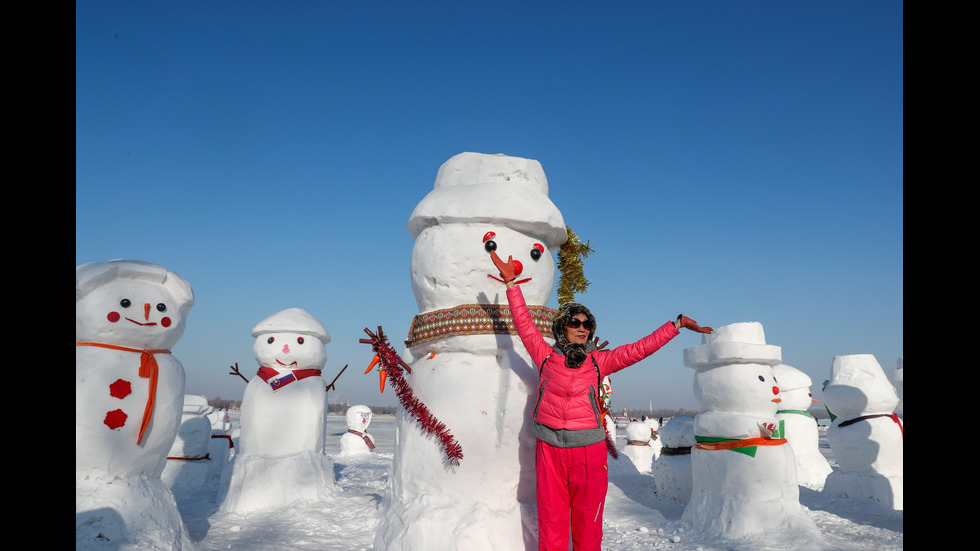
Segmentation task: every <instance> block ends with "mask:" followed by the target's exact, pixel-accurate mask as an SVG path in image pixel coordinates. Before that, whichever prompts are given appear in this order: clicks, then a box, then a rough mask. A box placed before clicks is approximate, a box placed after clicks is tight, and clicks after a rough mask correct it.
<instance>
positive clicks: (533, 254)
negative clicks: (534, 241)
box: [531, 248, 541, 260]
mask: <svg viewBox="0 0 980 551" xmlns="http://www.w3.org/2000/svg"><path fill="white" fill-rule="evenodd" d="M540 258H541V251H539V250H538V249H536V248H535V249H531V260H538V259H540Z"/></svg>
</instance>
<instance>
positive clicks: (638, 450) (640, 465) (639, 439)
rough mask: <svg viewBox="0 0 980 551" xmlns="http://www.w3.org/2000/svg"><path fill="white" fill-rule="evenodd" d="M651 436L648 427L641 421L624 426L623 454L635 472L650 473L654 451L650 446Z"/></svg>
mask: <svg viewBox="0 0 980 551" xmlns="http://www.w3.org/2000/svg"><path fill="white" fill-rule="evenodd" d="M652 436H653V434H652V433H651V431H650V425H648V424H646V423H644V422H642V421H633V422H632V423H629V424H628V425H626V445H625V446H623V454H624V455H626V457H629V458H630V461H632V462H633V465H634V466H635V467H636V470H637V471H639V472H641V473H647V474H649V473H650V470H651V469H652V468H653V460H654V459H655V457H654V450H653V447H652V446H651V445H650V439H651V437H652Z"/></svg>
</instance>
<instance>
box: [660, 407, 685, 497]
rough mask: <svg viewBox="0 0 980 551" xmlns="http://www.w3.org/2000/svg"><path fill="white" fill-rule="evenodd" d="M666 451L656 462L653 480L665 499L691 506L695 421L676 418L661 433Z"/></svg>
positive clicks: (661, 452)
mask: <svg viewBox="0 0 980 551" xmlns="http://www.w3.org/2000/svg"><path fill="white" fill-rule="evenodd" d="M658 436H659V437H660V438H659V439H660V441H661V443H662V445H663V447H662V448H661V449H660V455H659V456H657V459H656V460H655V461H654V462H653V471H652V472H653V479H654V481H655V482H656V483H657V491H658V492H660V494H661V495H663V496H665V497H668V498H670V499H673V500H675V501H679V502H681V503H687V502H688V501H689V500H690V499H691V490H692V485H693V482H692V474H691V450H692V449H693V448H694V444H695V440H694V419H693V418H691V417H687V416H680V417H674V418H673V419H670V420H669V421H667V422H666V423H664V426H663V428H661V429H660V432H659V433H658Z"/></svg>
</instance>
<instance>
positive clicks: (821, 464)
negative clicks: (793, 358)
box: [772, 363, 833, 490]
mask: <svg viewBox="0 0 980 551" xmlns="http://www.w3.org/2000/svg"><path fill="white" fill-rule="evenodd" d="M772 371H773V375H774V376H775V377H776V382H777V384H779V394H780V397H781V398H782V402H780V403H779V409H778V410H777V411H776V419H777V420H778V421H779V422H780V423H782V427H783V429H784V432H785V435H786V440H787V441H788V442H789V445H790V446H792V447H793V455H794V456H795V457H796V478H797V480H798V481H799V483H800V484H802V485H804V486H807V487H809V488H814V489H818V490H819V489H820V488H823V483H824V480H826V479H827V475H828V474H830V472H831V471H832V470H833V469H832V468H831V466H830V463H828V462H827V458H826V457H824V456H823V454H822V453H820V433H819V431H818V430H817V421H816V419H814V418H813V416H812V415H810V412H809V409H810V406H811V405H812V404H813V402H816V401H817V400H816V399H815V398H813V395H812V394H811V393H810V385H811V384H813V382H812V380H811V379H810V377H809V376H808V375H807V374H806V373H803V372H802V371H800V370H799V369H796V368H795V367H793V366H790V365H786V364H782V363H780V364H776V365H774V366H772Z"/></svg>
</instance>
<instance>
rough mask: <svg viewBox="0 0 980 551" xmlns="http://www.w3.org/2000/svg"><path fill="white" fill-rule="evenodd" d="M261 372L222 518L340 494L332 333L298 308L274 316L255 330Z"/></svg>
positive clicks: (248, 396)
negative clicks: (330, 366) (330, 432)
mask: <svg viewBox="0 0 980 551" xmlns="http://www.w3.org/2000/svg"><path fill="white" fill-rule="evenodd" d="M252 334H253V336H254V337H256V339H255V344H254V347H253V351H254V353H255V359H256V360H257V361H258V362H259V365H260V366H262V367H261V368H260V370H259V373H258V374H257V375H256V376H254V377H252V379H251V380H249V383H248V386H247V387H246V388H245V395H244V397H243V398H242V409H241V430H240V433H239V438H238V448H239V449H238V450H237V451H236V454H235V457H234V458H233V459H232V462H231V467H232V469H231V472H232V474H231V477H230V480H229V481H228V482H227V491H226V492H225V496H224V499H223V502H222V504H221V510H222V511H234V512H249V511H254V510H257V509H266V508H275V507H281V506H284V505H288V504H290V503H292V502H295V501H301V500H303V501H315V500H320V499H325V498H327V497H329V496H330V495H332V494H334V493H335V491H336V485H335V482H334V474H333V462H332V460H331V459H330V457H329V456H327V455H326V454H325V453H324V441H325V430H326V402H327V393H326V383H325V382H324V381H323V378H322V377H321V376H320V371H321V370H322V368H323V366H324V364H325V363H326V352H325V350H324V344H325V343H326V342H329V334H328V333H327V332H326V329H324V328H323V326H322V324H320V322H319V321H317V320H316V319H315V318H313V317H312V316H310V315H309V314H308V313H306V312H305V311H303V310H301V309H299V308H290V309H287V310H283V311H282V312H278V313H276V314H273V315H272V316H270V317H269V318H267V319H266V320H264V321H263V322H262V323H260V324H259V325H257V326H256V328H255V329H253V331H252Z"/></svg>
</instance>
